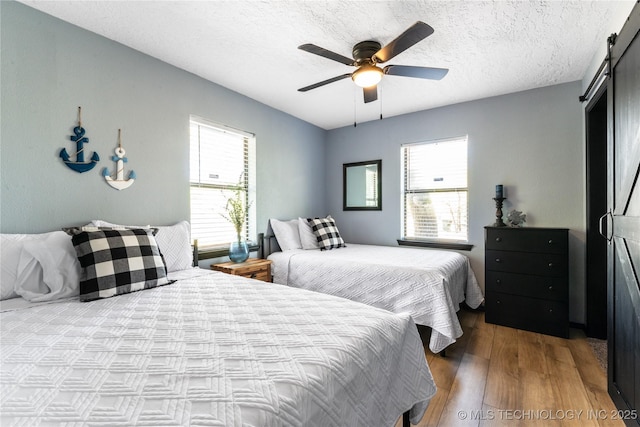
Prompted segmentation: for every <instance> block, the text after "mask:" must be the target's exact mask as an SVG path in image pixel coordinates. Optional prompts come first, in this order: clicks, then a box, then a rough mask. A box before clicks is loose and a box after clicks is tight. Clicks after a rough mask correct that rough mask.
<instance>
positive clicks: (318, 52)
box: [298, 43, 354, 65]
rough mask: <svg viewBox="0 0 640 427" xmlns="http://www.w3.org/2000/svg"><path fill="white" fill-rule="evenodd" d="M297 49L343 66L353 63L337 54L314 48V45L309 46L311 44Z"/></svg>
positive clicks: (350, 59) (318, 47)
mask: <svg viewBox="0 0 640 427" xmlns="http://www.w3.org/2000/svg"><path fill="white" fill-rule="evenodd" d="M298 49H300V50H304V51H305V52H309V53H313V54H314V55H319V56H322V57H324V58H328V59H332V60H334V61H338V62H340V63H342V64H345V65H354V61H353V59H352V58H347V57H346V56H343V55H340V54H339V53H335V52H331V51H330V50H327V49H325V48H322V47H320V46H316V45H315V44H311V43H307V44H303V45H300V46H298Z"/></svg>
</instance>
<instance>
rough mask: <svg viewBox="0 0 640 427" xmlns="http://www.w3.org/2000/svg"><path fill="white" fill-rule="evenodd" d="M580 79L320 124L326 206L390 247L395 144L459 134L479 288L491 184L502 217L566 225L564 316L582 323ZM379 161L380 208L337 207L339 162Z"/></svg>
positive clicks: (396, 231)
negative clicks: (498, 191) (464, 140)
mask: <svg viewBox="0 0 640 427" xmlns="http://www.w3.org/2000/svg"><path fill="white" fill-rule="evenodd" d="M580 89H581V87H580V82H573V83H567V84H562V85H557V86H552V87H546V88H541V89H535V90H530V91H525V92H520V93H515V94H511V95H504V96H499V97H493V98H487V99H482V100H478V101H473V102H467V103H463V104H457V105H452V106H448V107H443V108H437V109H433V110H427V111H421V112H417V113H413V114H407V115H403V116H398V117H391V118H388V119H384V120H379V121H373V122H368V123H363V124H359V125H358V126H357V127H353V126H349V127H344V128H340V129H334V130H331V131H329V132H328V136H327V151H326V170H327V171H326V173H327V187H326V191H327V193H326V199H327V207H328V212H327V213H330V214H331V215H332V216H334V218H336V221H337V224H338V226H339V228H340V232H341V233H342V234H344V235H345V240H346V241H348V242H349V241H350V242H354V243H374V244H382V245H391V246H394V245H397V243H396V239H398V238H399V237H400V232H401V223H400V213H401V209H400V206H401V197H400V195H401V192H400V191H401V182H402V181H401V165H400V145H401V144H402V143H407V142H417V141H429V140H434V139H442V138H450V137H456V136H462V135H468V137H469V146H468V157H469V240H470V242H471V243H472V244H473V245H474V248H473V250H472V251H471V252H465V254H467V255H469V256H470V258H471V262H472V267H473V269H474V271H475V273H476V275H477V277H478V281H479V282H480V283H481V286H482V287H483V288H484V228H483V227H484V226H485V225H490V224H492V223H493V222H494V221H495V204H494V201H493V200H491V198H492V197H494V195H495V185H496V184H503V185H504V186H505V189H506V190H505V191H506V193H507V194H506V196H507V198H508V199H507V201H506V202H505V206H504V209H503V211H504V214H505V215H506V213H507V212H509V211H510V210H512V209H518V210H521V211H523V212H524V213H526V214H527V223H526V226H530V227H531V226H538V227H565V228H570V229H571V232H570V238H569V239H570V250H571V261H570V297H571V320H572V321H576V322H580V323H582V322H583V321H584V301H585V296H584V293H585V290H584V240H585V208H584V206H585V199H584V192H583V187H584V176H585V171H584V147H583V146H584V144H583V139H582V126H583V121H582V120H583V119H582V106H581V105H580V103H579V102H578V95H579V94H580ZM374 159H382V195H383V199H382V208H383V209H382V211H379V212H378V211H347V212H344V211H342V191H341V185H342V164H343V163H350V162H358V161H363V160H374Z"/></svg>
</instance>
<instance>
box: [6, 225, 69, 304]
mask: <svg viewBox="0 0 640 427" xmlns="http://www.w3.org/2000/svg"><path fill="white" fill-rule="evenodd" d="M18 271H19V273H18V276H17V282H16V286H15V291H16V293H17V294H18V295H20V296H22V297H23V298H24V299H26V300H28V301H31V302H41V301H53V300H57V299H60V298H67V297H71V296H75V295H78V293H79V290H78V289H79V285H80V263H79V262H78V259H77V257H76V251H75V249H74V248H73V243H71V236H69V235H68V234H67V233H65V232H64V231H55V232H52V233H47V235H46V236H45V237H44V238H42V239H31V240H28V241H26V242H25V243H24V247H23V250H22V253H21V254H20V260H19V262H18Z"/></svg>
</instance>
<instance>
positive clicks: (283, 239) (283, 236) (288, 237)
mask: <svg viewBox="0 0 640 427" xmlns="http://www.w3.org/2000/svg"><path fill="white" fill-rule="evenodd" d="M269 222H270V223H271V228H272V229H273V234H275V235H276V240H277V241H278V245H279V246H280V249H282V252H284V251H290V250H293V249H301V248H302V244H301V243H300V233H299V231H298V220H297V219H291V220H289V221H280V220H277V219H273V218H272V219H270V220H269Z"/></svg>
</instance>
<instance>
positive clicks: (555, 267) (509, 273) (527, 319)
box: [485, 227, 569, 338]
mask: <svg viewBox="0 0 640 427" xmlns="http://www.w3.org/2000/svg"><path fill="white" fill-rule="evenodd" d="M568 232H569V230H568V229H565V228H533V227H523V228H513V227H485V309H486V313H485V316H486V321H487V322H489V323H495V324H498V325H504V326H510V327H512V328H518V329H525V330H528V331H533V332H540V333H543V334H549V335H555V336H559V337H564V338H568V337H569V265H568V264H569V241H568V235H569V234H568Z"/></svg>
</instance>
